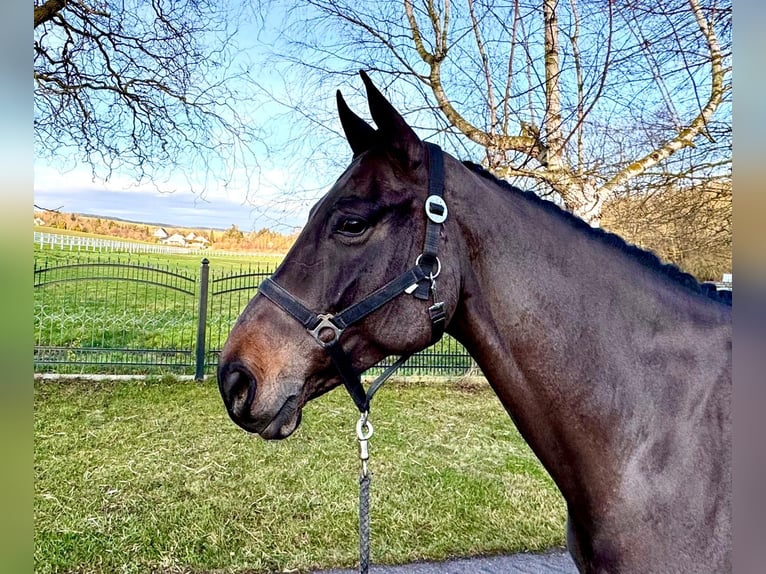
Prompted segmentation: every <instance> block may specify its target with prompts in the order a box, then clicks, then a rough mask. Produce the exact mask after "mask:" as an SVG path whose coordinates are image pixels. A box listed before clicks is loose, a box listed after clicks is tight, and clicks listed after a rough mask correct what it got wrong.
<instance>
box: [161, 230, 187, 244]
mask: <svg viewBox="0 0 766 574" xmlns="http://www.w3.org/2000/svg"><path fill="white" fill-rule="evenodd" d="M162 242H163V243H164V244H165V245H178V246H180V247H186V239H184V236H183V235H181V234H180V233H174V234H173V235H171V236H170V237H167V238H165V239H163V240H162Z"/></svg>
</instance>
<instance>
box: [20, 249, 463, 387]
mask: <svg viewBox="0 0 766 574" xmlns="http://www.w3.org/2000/svg"><path fill="white" fill-rule="evenodd" d="M38 251H39V250H38ZM35 258H36V259H35V260H36V264H37V268H38V270H39V269H41V268H42V269H46V271H45V272H40V273H38V276H37V277H36V278H35V281H36V282H38V283H44V284H43V285H41V286H38V287H35V290H34V291H35V293H34V333H35V345H36V346H37V347H38V352H37V354H36V356H35V360H36V368H37V369H38V370H39V371H46V372H50V371H54V372H59V373H63V372H68V373H85V372H89V373H112V374H119V373H135V372H148V371H149V370H150V372H151V373H153V374H160V373H165V372H173V373H185V374H191V373H193V372H194V349H195V347H196V335H197V324H198V308H197V302H198V295H197V290H198V289H199V283H198V281H199V279H198V278H199V258H198V257H196V256H184V255H158V254H140V255H136V254H129V253H113V254H109V255H108V256H104V255H101V254H94V253H85V252H83V253H80V254H77V253H74V254H73V253H69V252H67V251H60V250H47V251H45V252H44V253H41V252H36V255H35ZM105 261H108V262H110V263H121V264H126V263H127V264H130V265H142V266H147V265H148V266H150V267H151V268H152V269H147V268H142V269H137V268H135V267H114V266H107V267H99V268H94V267H88V266H85V267H82V266H76V267H62V266H67V265H72V264H74V263H92V262H105ZM275 268H276V262H269V261H268V259H265V258H260V259H258V258H253V259H252V260H243V259H242V258H230V259H228V260H227V259H222V260H219V259H213V260H212V261H211V263H210V283H209V285H210V289H209V295H208V306H207V311H208V314H207V320H206V323H207V328H206V346H207V350H208V351H215V350H217V349H220V348H221V347H222V346H223V344H224V342H225V340H226V337H227V336H228V333H229V331H230V330H231V327H232V326H233V324H234V322H235V321H236V319H237V317H238V316H239V314H240V313H241V311H242V309H243V308H244V307H245V305H246V304H247V302H248V301H249V299H250V298H251V297H252V296H253V295H254V294H255V293H256V288H257V285H258V284H259V283H260V280H261V279H262V277H263V276H265V274H266V273H269V272H271V271H273V269H275ZM158 269H164V270H166V271H173V272H174V273H178V274H181V275H183V276H184V277H187V278H188V279H190V280H187V279H183V278H178V277H175V276H172V275H168V274H165V273H162V272H160V271H158ZM253 272H258V273H261V274H262V275H258V276H255V277H254V276H250V275H249V274H250V273H253ZM242 273H244V275H243V274H242ZM75 278H76V279H77V280H76V281H73V280H72V279H75ZM154 283H162V285H163V286H158V285H156V284H154ZM170 286H174V287H177V288H180V289H183V290H184V291H186V292H181V291H179V290H177V289H172V288H170ZM228 289H234V290H232V291H228V292H224V293H222V292H221V291H222V290H228ZM212 359H214V357H213V358H212ZM213 362H214V361H213ZM213 362H211V364H209V365H208V367H207V370H208V372H212V370H213V369H214V367H215V365H214V364H212V363H213ZM435 365H436V366H440V367H441V368H443V369H444V370H442V373H441V374H453V373H463V372H465V371H466V370H468V369H469V368H470V367H471V363H470V360H469V358H468V357H467V355H465V353H464V351H463V349H462V347H459V346H458V345H457V343H456V342H455V341H454V340H452V339H449V338H448V337H445V339H444V340H443V341H442V342H440V343H438V344H437V345H436V346H435V347H434V348H433V349H431V350H429V351H428V353H427V354H424V355H418V356H417V357H415V358H413V359H412V360H411V361H410V362H409V363H408V365H407V366H406V367H405V369H406V372H407V373H409V374H428V373H429V372H431V371H432V368H433V367H434V366H435Z"/></svg>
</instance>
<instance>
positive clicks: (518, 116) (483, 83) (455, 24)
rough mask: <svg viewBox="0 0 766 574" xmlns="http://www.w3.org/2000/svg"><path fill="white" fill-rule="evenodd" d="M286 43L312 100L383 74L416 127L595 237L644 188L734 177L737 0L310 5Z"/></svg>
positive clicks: (292, 18)
mask: <svg viewBox="0 0 766 574" xmlns="http://www.w3.org/2000/svg"><path fill="white" fill-rule="evenodd" d="M306 4H307V6H306ZM284 38H285V44H284V45H282V46H280V47H279V48H278V50H276V52H278V53H279V56H280V57H281V58H282V60H283V61H291V62H292V63H293V64H295V65H297V66H299V67H300V69H301V74H303V78H302V85H303V86H307V84H309V83H310V82H309V81H308V79H307V78H311V77H312V75H313V77H314V78H315V80H316V83H317V84H319V83H323V84H326V83H327V78H328V77H333V76H334V77H336V78H337V77H338V76H339V75H340V76H349V75H351V74H353V73H355V72H356V69H358V68H359V67H363V68H365V69H368V70H375V71H378V72H379V73H380V72H382V73H385V74H387V75H388V77H389V78H390V80H391V86H390V88H389V95H392V96H394V98H395V99H396V100H397V103H398V104H399V105H400V106H401V107H402V108H403V109H405V110H408V109H409V110H414V113H412V114H411V116H410V117H411V119H412V118H414V121H415V123H420V124H421V125H420V126H419V127H421V128H423V129H427V128H431V129H432V130H433V131H434V132H435V133H438V132H443V133H451V134H457V135H459V136H460V140H459V142H460V143H457V144H456V143H454V141H453V142H452V143H451V145H452V147H453V148H454V147H455V146H462V147H463V151H464V152H465V153H464V154H463V155H464V157H465V155H468V156H469V157H473V158H476V154H479V153H480V154H481V155H482V157H481V161H482V163H483V164H484V165H486V167H488V168H489V169H490V170H491V171H492V172H494V173H495V174H496V175H498V176H500V177H504V178H508V179H513V178H521V179H522V180H523V181H522V182H520V183H521V184H522V185H523V186H524V187H534V188H535V189H536V191H538V192H539V193H541V194H549V195H552V196H553V197H554V198H556V199H558V200H560V201H561V202H562V203H563V204H564V205H565V206H566V207H567V208H568V209H570V210H571V211H573V212H575V213H577V214H578V215H580V216H581V217H583V218H584V219H586V220H587V221H590V222H591V223H594V224H598V222H599V219H600V214H601V209H602V207H603V205H604V202H605V201H606V200H607V199H608V198H610V197H612V196H613V195H615V194H619V193H627V192H628V191H630V190H631V189H635V185H632V184H635V182H636V181H637V180H638V179H639V178H644V180H643V181H644V184H645V185H650V184H651V183H652V182H655V181H656V180H657V176H661V178H662V177H667V176H668V175H669V174H671V173H675V174H676V175H677V176H678V177H682V176H683V174H687V175H688V174H692V175H693V177H713V176H715V177H720V176H721V174H722V173H724V174H726V173H729V172H730V162H731V149H730V147H731V139H730V137H729V135H730V131H727V129H726V126H730V124H731V107H730V91H731V69H730V44H731V3H730V2H729V1H728V0H724V1H723V2H718V0H669V1H668V2H663V3H661V4H659V5H658V4H657V3H656V2H648V1H647V0H630V1H627V2H619V3H616V2H613V1H608V2H603V1H595V0H594V1H582V0H581V1H580V2H578V0H534V1H531V0H526V1H525V0H508V1H503V2H501V1H499V0H498V1H495V0H485V1H482V2H479V1H477V0H464V1H462V2H455V1H453V0H419V1H418V0H402V3H401V4H398V3H397V4H394V3H379V2H365V1H363V0H360V1H354V2H351V1H345V0H309V1H308V2H307V3H300V5H298V4H296V5H295V7H294V9H293V11H292V12H290V13H289V17H288V19H287V21H286V23H285V36H284ZM378 77H380V74H379V76H378ZM394 80H396V81H395V82H394ZM336 83H337V82H336ZM403 85H404V86H406V88H402V87H401V86H403ZM413 88H414V89H413ZM305 89H307V90H310V88H305ZM312 97H313V96H312ZM296 107H300V108H301V109H302V113H306V112H305V110H306V109H307V106H305V105H303V104H302V103H300V104H297V105H296ZM426 111H427V112H428V113H424V112H426ZM315 119H316V118H315ZM321 121H323V120H320V123H321ZM434 137H440V136H438V135H435V136H434ZM448 145H450V144H448ZM661 178H660V179H661Z"/></svg>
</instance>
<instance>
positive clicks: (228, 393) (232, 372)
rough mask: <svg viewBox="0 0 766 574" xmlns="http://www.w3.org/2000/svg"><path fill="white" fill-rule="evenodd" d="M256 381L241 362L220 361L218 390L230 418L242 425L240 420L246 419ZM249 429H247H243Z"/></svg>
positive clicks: (253, 395) (253, 396) (251, 403)
mask: <svg viewBox="0 0 766 574" xmlns="http://www.w3.org/2000/svg"><path fill="white" fill-rule="evenodd" d="M256 387H257V382H256V380H255V377H254V376H253V375H252V373H251V372H250V371H249V369H248V368H247V367H245V366H244V365H243V364H242V363H239V362H234V363H221V364H220V365H219V367H218V390H219V391H220V392H221V397H222V398H223V403H224V404H225V405H226V410H227V411H228V412H229V416H230V417H231V418H232V420H233V421H234V422H235V423H237V424H239V425H240V426H242V425H241V424H240V421H241V420H243V419H247V418H249V417H248V412H249V411H250V408H251V407H252V405H253V399H254V398H255V391H256ZM245 430H249V429H245Z"/></svg>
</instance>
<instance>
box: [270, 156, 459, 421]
mask: <svg viewBox="0 0 766 574" xmlns="http://www.w3.org/2000/svg"><path fill="white" fill-rule="evenodd" d="M425 150H426V160H427V162H428V197H427V198H426V201H425V212H426V217H427V226H426V237H425V241H424V245H423V252H422V253H421V254H420V255H418V257H417V259H416V260H415V264H414V266H412V267H411V268H409V269H408V270H407V271H405V272H404V273H402V274H401V275H399V276H398V277H396V278H395V279H393V280H392V281H389V282H388V283H386V284H385V285H383V286H382V287H380V288H379V289H377V290H376V291H373V292H372V293H370V294H369V295H367V296H366V297H365V298H363V299H362V300H361V301H358V302H357V303H354V304H352V305H350V306H349V307H346V309H344V310H343V311H341V312H339V313H335V314H331V313H314V312H313V311H311V310H310V309H308V308H307V307H306V306H305V305H304V304H303V303H302V302H301V301H299V300H298V299H297V298H296V297H294V296H293V295H292V294H291V293H290V292H288V291H287V290H286V289H284V288H283V287H281V286H280V285H279V284H278V283H276V282H275V281H274V280H273V279H272V278H271V277H269V278H267V279H264V280H263V282H262V283H261V285H260V287H259V288H258V293H259V294H262V295H264V296H265V297H266V298H268V299H269V300H270V301H272V302H273V303H275V304H276V305H277V306H278V307H280V308H281V309H282V310H283V311H285V312H286V313H287V314H288V315H290V316H291V317H292V318H294V319H295V320H296V321H298V322H299V323H300V324H301V325H303V326H304V327H305V328H306V330H307V331H308V332H309V334H310V335H311V336H312V337H314V340H315V341H316V342H317V343H318V344H319V345H320V346H321V347H322V348H323V349H325V350H326V351H327V353H328V354H329V355H330V358H331V359H332V362H333V364H334V365H335V368H336V369H337V370H338V373H339V374H340V377H341V379H342V381H343V384H344V386H345V387H346V390H347V391H348V393H349V394H350V395H351V398H352V399H353V400H354V403H355V404H356V407H357V408H358V409H359V411H360V412H361V413H366V412H368V411H369V408H370V399H372V396H373V395H374V394H375V391H377V390H378V389H379V388H380V386H381V385H382V384H383V383H384V382H385V381H386V380H387V379H388V378H389V377H390V376H391V375H392V374H393V373H394V371H396V370H397V369H398V368H399V367H401V366H402V365H403V364H404V363H405V362H406V361H407V359H409V358H410V357H411V356H412V354H409V355H402V356H401V357H400V358H399V359H398V360H397V361H396V362H394V363H393V364H392V365H391V366H390V367H388V368H387V369H386V370H385V371H384V372H383V373H382V374H381V375H380V376H379V377H378V378H377V379H375V381H373V383H372V384H371V385H370V388H369V390H368V391H365V390H364V386H363V385H362V382H361V376H360V373H357V372H356V371H354V368H353V367H352V365H351V359H350V358H349V356H348V355H347V354H346V352H345V351H344V350H343V347H342V346H341V344H340V337H341V335H342V334H343V331H345V330H346V328H347V327H349V326H350V325H352V324H354V323H356V322H357V321H360V320H361V319H363V318H364V317H366V316H367V315H369V314H370V313H372V312H373V311H375V310H377V309H379V308H380V307H382V306H383V305H385V304H386V303H388V302H389V301H391V300H392V299H394V298H395V297H397V296H399V295H401V294H402V293H407V294H409V295H412V296H413V297H415V298H416V299H420V300H422V301H427V300H428V299H430V298H431V296H432V295H433V297H434V304H433V305H431V306H430V307H429V308H428V316H429V318H430V320H431V342H430V344H431V345H432V344H434V343H435V342H436V341H438V340H439V339H441V337H442V335H443V334H444V327H445V323H446V314H445V311H444V302H443V301H439V302H437V301H436V289H435V285H436V277H437V276H438V275H439V273H440V271H441V262H440V261H439V258H438V256H437V253H438V248H439V231H440V229H441V225H442V224H443V223H444V221H445V220H446V219H447V204H446V203H445V202H444V198H443V194H444V156H443V155H442V150H441V148H440V147H439V146H437V145H435V144H432V143H425ZM328 333H329V334H331V337H328ZM323 336H324V337H323Z"/></svg>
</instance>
